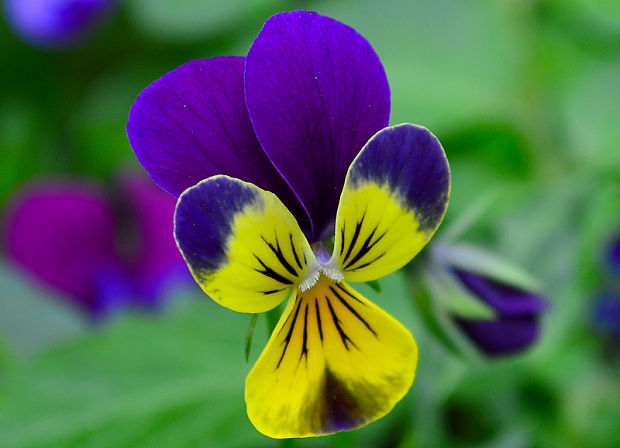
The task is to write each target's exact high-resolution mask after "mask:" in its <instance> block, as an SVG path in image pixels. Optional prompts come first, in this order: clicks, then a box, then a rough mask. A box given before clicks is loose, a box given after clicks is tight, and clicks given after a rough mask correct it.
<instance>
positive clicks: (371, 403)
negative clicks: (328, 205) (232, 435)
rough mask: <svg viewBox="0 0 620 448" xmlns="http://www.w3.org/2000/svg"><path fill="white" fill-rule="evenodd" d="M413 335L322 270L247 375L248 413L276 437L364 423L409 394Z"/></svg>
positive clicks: (298, 296)
mask: <svg viewBox="0 0 620 448" xmlns="http://www.w3.org/2000/svg"><path fill="white" fill-rule="evenodd" d="M416 363H417V347H416V344H415V341H414V340H413V336H411V333H409V331H407V330H406V329H405V328H404V327H403V326H402V325H401V324H400V323H399V322H398V321H396V320H395V319H394V318H393V317H391V316H390V315H389V314H387V313H386V312H385V311H383V310H381V309H380V308H379V307H377V306H376V305H374V304H373V303H371V302H369V301H368V300H367V299H365V298H364V297H362V296H361V295H360V294H359V293H357V292H356V291H355V290H353V289H352V288H351V287H350V286H349V285H347V284H346V283H343V282H334V281H333V280H331V279H329V278H328V277H326V276H324V275H322V276H321V277H320V278H319V280H318V282H317V283H316V284H315V285H314V286H313V287H312V288H310V289H308V290H307V291H304V292H299V290H298V292H297V294H296V295H294V296H292V297H291V299H290V301H289V303H288V306H287V308H286V310H285V311H284V313H283V314H282V317H281V318H280V321H279V323H278V325H277V326H276V329H275V330H274V332H273V334H272V336H271V339H270V340H269V342H268V344H267V347H266V348H265V350H264V351H263V353H262V354H261V356H260V358H259V359H258V361H257V362H256V364H255V365H254V367H253V368H252V370H251V371H250V373H249V375H248V377H247V379H246V383H245V384H246V387H245V401H246V404H247V410H248V416H249V418H250V420H251V421H252V423H253V424H254V426H255V427H256V429H258V430H259V431H260V432H262V433H263V434H265V435H267V436H269V437H274V438H285V437H308V436H316V435H322V434H331V433H335V432H338V431H343V430H349V429H354V428H358V427H360V426H363V425H365V424H367V423H370V422H372V421H374V420H377V419H378V418H381V417H382V416H384V415H385V414H387V413H388V412H389V411H390V410H391V409H392V408H393V407H394V405H395V404H396V403H397V402H398V401H399V400H400V399H401V398H402V397H403V396H404V395H405V394H406V393H407V391H408V390H409V388H410V387H411V384H412V383H413V378H414V376H415V369H416Z"/></svg>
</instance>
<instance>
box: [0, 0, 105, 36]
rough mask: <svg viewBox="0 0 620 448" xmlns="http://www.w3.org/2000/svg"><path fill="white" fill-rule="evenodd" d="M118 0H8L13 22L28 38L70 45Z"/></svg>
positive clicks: (7, 8)
mask: <svg viewBox="0 0 620 448" xmlns="http://www.w3.org/2000/svg"><path fill="white" fill-rule="evenodd" d="M113 3H114V0H5V5H4V6H5V12H6V16H7V20H8V22H9V25H11V27H12V28H13V29H14V30H15V31H16V32H17V33H18V34H19V35H20V36H21V37H22V38H23V39H24V40H26V41H28V42H31V43H32V44H34V45H40V46H44V47H63V46H70V45H72V44H74V43H77V42H79V41H80V39H82V38H84V37H86V36H87V35H88V34H89V33H91V32H92V31H93V28H95V27H96V26H97V25H98V24H99V22H100V21H101V19H102V18H103V17H104V16H105V15H106V13H107V12H108V11H109V9H110V7H111V6H112V5H113Z"/></svg>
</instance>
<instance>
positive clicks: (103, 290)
mask: <svg viewBox="0 0 620 448" xmlns="http://www.w3.org/2000/svg"><path fill="white" fill-rule="evenodd" d="M119 187H120V188H119V190H120V193H121V194H119V195H117V197H115V198H114V199H116V201H114V200H110V199H108V198H107V197H106V196H105V195H104V194H103V193H102V192H100V191H98V190H96V189H93V188H91V187H87V186H85V185H82V184H78V183H68V182H65V183H62V184H61V183H54V184H52V183H46V184H39V185H38V186H36V187H33V188H30V189H29V190H26V191H25V192H24V193H21V194H18V195H16V199H14V202H13V205H12V207H11V208H10V210H9V212H8V214H7V217H6V224H5V235H4V236H5V245H6V250H7V255H8V257H9V258H10V259H11V260H12V261H14V262H15V263H16V264H18V265H19V266H21V267H22V268H23V269H24V270H25V271H26V272H27V273H29V274H30V275H31V276H32V277H34V278H36V279H38V280H39V281H40V282H41V283H42V284H43V285H45V286H47V287H49V288H51V289H53V290H56V291H57V292H60V293H61V294H62V295H64V296H66V297H67V298H69V299H71V300H72V301H74V302H75V303H76V304H78V305H80V306H82V307H83V308H85V309H86V310H87V311H88V312H89V313H90V314H91V316H92V317H101V316H103V315H109V314H110V313H112V312H114V311H115V310H118V309H121V308H127V307H132V306H140V307H145V308H153V307H156V306H158V305H160V304H162V302H163V300H164V298H165V297H167V296H168V295H169V294H168V293H169V292H170V288H172V287H173V286H180V285H189V284H192V285H193V284H194V282H193V279H192V278H191V275H190V273H189V271H188V269H187V266H186V265H185V262H184V261H183V259H182V257H181V254H180V253H179V250H178V249H177V247H176V243H175V241H174V237H173V233H172V231H173V215H174V207H175V203H176V201H175V199H174V198H173V197H172V196H170V195H168V194H167V193H165V192H164V191H162V190H161V189H160V188H158V187H157V186H156V185H155V184H154V183H153V182H152V181H151V180H150V179H149V178H148V177H146V176H144V175H143V174H139V175H125V176H123V177H122V178H121V180H120V185H119ZM121 210H123V211H124V213H123V215H122V217H123V219H120V217H119V215H118V211H121Z"/></svg>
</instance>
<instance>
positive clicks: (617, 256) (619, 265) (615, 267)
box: [607, 234, 620, 276]
mask: <svg viewBox="0 0 620 448" xmlns="http://www.w3.org/2000/svg"><path fill="white" fill-rule="evenodd" d="M607 260H608V263H609V267H610V268H611V271H612V272H613V273H614V274H616V275H619V276H620V234H618V235H616V237H615V238H614V239H613V240H612V241H611V244H610V245H609V248H608V252H607Z"/></svg>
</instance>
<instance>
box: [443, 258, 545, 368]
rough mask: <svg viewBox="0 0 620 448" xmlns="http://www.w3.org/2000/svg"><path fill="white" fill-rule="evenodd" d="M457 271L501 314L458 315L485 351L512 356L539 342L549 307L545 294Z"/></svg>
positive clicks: (467, 286)
mask: <svg viewBox="0 0 620 448" xmlns="http://www.w3.org/2000/svg"><path fill="white" fill-rule="evenodd" d="M455 274H456V277H457V278H458V279H459V281H460V283H461V285H462V286H463V287H464V288H465V289H467V290H468V291H469V292H470V293H471V294H472V295H474V296H475V297H477V298H479V299H480V300H483V301H484V302H486V303H487V304H488V305H490V306H491V307H492V308H493V309H494V311H495V312H496V313H497V318H495V319H493V320H475V319H464V318H458V317H457V318H456V322H457V324H458V325H459V326H460V327H461V328H462V329H463V331H465V333H466V334H467V335H468V336H469V337H470V339H471V340H472V341H473V342H474V343H475V344H476V345H477V346H478V348H480V349H481V350H482V351H483V352H484V353H486V354H488V355H491V356H501V355H508V354H511V353H515V352H518V351H521V350H524V349H526V348H528V347H529V346H530V345H531V344H532V343H534V342H535V341H536V339H537V337H538V334H539V325H538V316H539V315H540V314H541V313H542V312H543V311H544V310H545V309H546V308H547V304H546V302H545V301H544V300H543V298H542V297H541V296H539V295H537V294H534V293H531V292H528V291H522V290H519V289H517V288H514V287H512V286H509V285H505V284H501V283H499V282H497V281H494V280H491V279H489V278H485V277H483V276H482V275H479V274H475V273H472V272H467V271H464V270H462V269H458V270H455Z"/></svg>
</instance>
